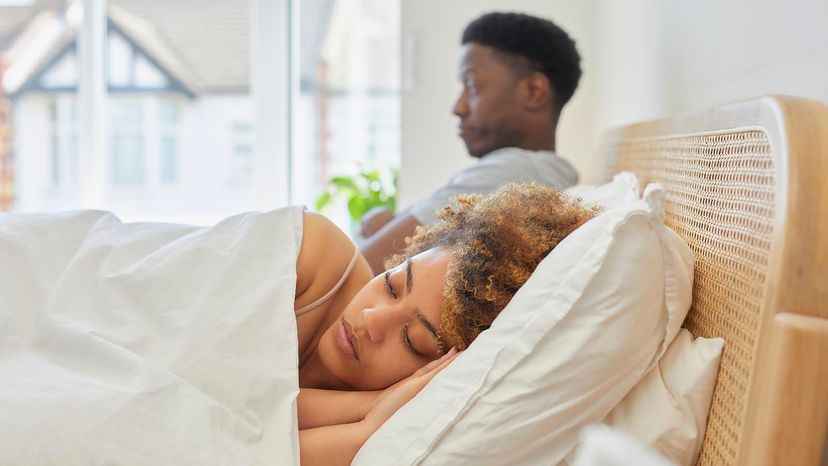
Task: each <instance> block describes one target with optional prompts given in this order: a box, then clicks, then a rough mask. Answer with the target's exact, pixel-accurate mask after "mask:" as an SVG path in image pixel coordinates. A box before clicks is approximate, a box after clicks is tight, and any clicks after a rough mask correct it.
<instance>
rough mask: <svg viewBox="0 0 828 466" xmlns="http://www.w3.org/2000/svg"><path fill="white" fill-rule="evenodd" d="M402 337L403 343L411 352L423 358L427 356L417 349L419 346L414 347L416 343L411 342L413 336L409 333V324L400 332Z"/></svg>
mask: <svg viewBox="0 0 828 466" xmlns="http://www.w3.org/2000/svg"><path fill="white" fill-rule="evenodd" d="M400 337H401V338H402V342H403V344H404V345H405V347H406V348H407V349H408V351H410V352H411V354H413V355H414V356H417V357H421V358H423V357H425V354H423V353H422V352H421V351H419V350H417V348H415V347H414V343H412V342H411V337H410V336H409V335H408V325H406V326H404V327H403V329H402V332H401V333H400Z"/></svg>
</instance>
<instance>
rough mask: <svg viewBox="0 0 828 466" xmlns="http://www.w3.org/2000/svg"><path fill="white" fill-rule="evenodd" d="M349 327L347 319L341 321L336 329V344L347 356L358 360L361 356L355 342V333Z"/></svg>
mask: <svg viewBox="0 0 828 466" xmlns="http://www.w3.org/2000/svg"><path fill="white" fill-rule="evenodd" d="M349 327H350V326H349V325H348V324H347V322H345V319H342V320H341V321H340V323H339V328H337V329H336V346H338V347H339V351H342V354H344V355H345V356H347V357H349V358H351V359H357V360H358V359H359V356H358V355H357V351H356V344H354V341H353V335H352V334H351V332H350V330H351V329H350V328H349Z"/></svg>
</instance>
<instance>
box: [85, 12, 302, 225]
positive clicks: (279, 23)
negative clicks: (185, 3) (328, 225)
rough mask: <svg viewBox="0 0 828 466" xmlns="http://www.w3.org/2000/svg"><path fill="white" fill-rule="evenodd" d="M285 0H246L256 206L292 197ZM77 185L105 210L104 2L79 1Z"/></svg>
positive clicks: (91, 204)
mask: <svg viewBox="0 0 828 466" xmlns="http://www.w3.org/2000/svg"><path fill="white" fill-rule="evenodd" d="M291 3H292V1H291V0H250V20H251V21H250V26H251V28H250V32H251V35H250V53H251V70H250V94H251V98H252V100H253V107H254V111H253V121H254V133H255V137H254V141H253V144H254V146H253V152H254V156H253V180H252V181H253V197H254V199H255V201H254V206H255V208H256V209H258V210H269V209H273V208H275V207H279V206H283V205H286V204H288V203H289V202H290V192H291V190H290V148H291V142H290V134H291V128H290V117H291V114H292V108H291V95H292V90H293V89H294V87H295V82H297V81H298V79H297V78H296V77H295V76H294V71H293V69H294V68H295V67H292V66H291V61H292V57H293V56H294V53H293V48H294V46H295V44H296V41H295V40H294V37H293V36H294V28H293V27H292V26H293V24H295V23H293V21H292V14H293V13H292V12H293V11H294V8H291ZM73 7H75V8H77V7H80V11H78V13H81V15H82V18H83V19H82V21H81V24H80V28H79V31H78V78H79V79H78V112H79V128H78V132H79V146H80V147H79V157H78V158H79V161H78V162H79V167H78V168H79V179H78V181H79V188H80V193H79V195H80V198H79V199H80V202H81V206H82V207H84V208H101V209H106V208H107V206H106V199H107V196H108V194H109V193H108V192H107V191H108V185H109V182H108V179H109V178H108V173H109V160H108V157H107V137H108V128H107V125H106V123H107V82H106V79H105V68H104V67H105V52H106V50H105V47H106V38H107V20H106V10H107V0H78V3H77V4H76V5H74V6H73Z"/></svg>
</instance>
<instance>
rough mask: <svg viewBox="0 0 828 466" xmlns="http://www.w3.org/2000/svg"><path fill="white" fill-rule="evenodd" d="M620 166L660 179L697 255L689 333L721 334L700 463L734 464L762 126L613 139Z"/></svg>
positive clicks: (759, 289) (764, 227)
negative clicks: (721, 350) (720, 353)
mask: <svg viewBox="0 0 828 466" xmlns="http://www.w3.org/2000/svg"><path fill="white" fill-rule="evenodd" d="M615 150H616V151H615V155H616V158H617V159H616V168H617V170H619V171H620V170H631V171H634V172H635V173H637V174H638V176H639V178H640V179H641V182H642V186H645V185H646V183H647V182H649V181H658V182H659V183H661V184H662V185H663V186H664V188H665V190H666V193H667V196H666V205H665V211H666V218H665V222H666V223H667V224H668V225H669V226H670V227H671V228H673V230H675V231H676V232H677V233H678V234H679V235H681V237H682V238H684V240H685V241H686V242H687V243H688V244H689V246H690V248H691V249H692V250H693V253H694V255H695V258H696V267H695V282H694V284H693V307H692V308H691V310H690V313H689V314H688V317H687V319H686V320H685V322H684V326H685V327H686V328H688V329H689V330H690V331H691V332H692V333H693V334H694V335H696V336H706V337H713V336H721V337H724V339H725V350H724V354H723V356H722V362H721V368H720V370H719V377H718V381H717V384H716V389H715V391H714V393H713V403H712V406H711V410H710V417H709V419H708V423H707V435H706V437H705V440H704V444H703V446H702V451H701V454H700V456H699V462H698V464H702V465H720V464H734V463H735V462H736V455H737V452H738V450H739V440H740V435H741V432H742V428H743V424H744V418H745V412H746V406H747V399H748V387H749V383H750V380H751V377H752V373H753V366H754V359H755V358H754V355H755V354H756V353H755V352H756V345H757V337H758V332H759V324H760V322H761V312H762V303H763V296H764V290H765V282H766V276H767V269H768V256H769V251H770V243H771V228H772V225H773V216H774V163H773V157H772V155H771V147H770V143H769V142H768V138H767V135H766V134H765V133H764V132H762V131H757V130H744V131H739V130H734V131H732V132H725V133H723V132H715V133H709V134H694V135H688V136H680V137H671V138H653V139H635V140H627V141H622V142H620V143H618V144H617V145H616V147H615Z"/></svg>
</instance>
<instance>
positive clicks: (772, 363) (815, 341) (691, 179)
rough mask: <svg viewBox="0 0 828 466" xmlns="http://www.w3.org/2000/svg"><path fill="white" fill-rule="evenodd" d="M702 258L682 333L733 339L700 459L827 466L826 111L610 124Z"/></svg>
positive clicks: (612, 145)
mask: <svg viewBox="0 0 828 466" xmlns="http://www.w3.org/2000/svg"><path fill="white" fill-rule="evenodd" d="M602 150H603V152H604V155H605V156H606V157H605V158H604V159H603V160H605V161H606V164H605V166H604V167H603V168H604V170H606V173H607V174H608V175H609V174H612V173H616V172H618V171H622V170H630V171H633V172H635V173H636V174H637V175H638V177H639V178H640V180H641V185H642V186H644V185H646V183H648V182H650V181H657V182H659V183H661V184H662V185H663V186H664V187H665V190H666V203H665V217H666V218H665V223H666V224H667V225H668V226H670V227H671V228H673V229H674V230H675V231H676V232H678V234H679V235H680V236H681V237H682V238H684V240H685V241H686V242H687V243H688V244H689V246H690V248H691V249H692V251H693V253H694V255H695V258H696V268H695V277H694V278H695V281H694V287H693V305H692V308H691V310H690V312H689V314H688V317H687V318H686V320H685V321H684V327H685V328H687V329H688V330H690V331H691V333H693V334H694V335H696V336H706V337H713V336H721V337H724V339H725V341H726V345H725V349H724V353H723V356H722V361H721V367H720V371H719V376H718V381H717V384H716V388H715V391H714V394H713V401H712V406H711V410H710V415H709V418H708V424H707V434H706V438H705V440H704V443H703V446H702V450H701V454H700V456H699V460H698V464H700V465H712V464H715V465H721V464H729V465H730V464H739V465H741V464H751V465H771V464H774V465H783V464H785V465H788V464H798V465H810V464H819V463H820V461H822V462H823V464H825V462H826V461H828V459H826V457H827V456H828V453H826V452H825V446H826V430H827V429H826V425H827V424H828V240H826V239H825V235H826V234H828V183H826V176H827V175H828V106H826V105H825V104H823V103H821V102H817V101H811V100H805V99H800V98H793V97H784V96H771V97H764V98H761V99H757V100H750V101H745V102H739V103H734V104H730V105H725V106H721V107H717V108H714V109H712V110H708V111H703V112H698V113H691V114H686V115H680V116H674V117H669V118H664V119H660V120H656V121H651V122H646V123H639V124H634V125H630V126H626V127H622V128H619V129H616V130H613V131H611V132H610V133H609V135H608V137H607V138H606V140H605V143H604V145H603V149H602Z"/></svg>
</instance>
